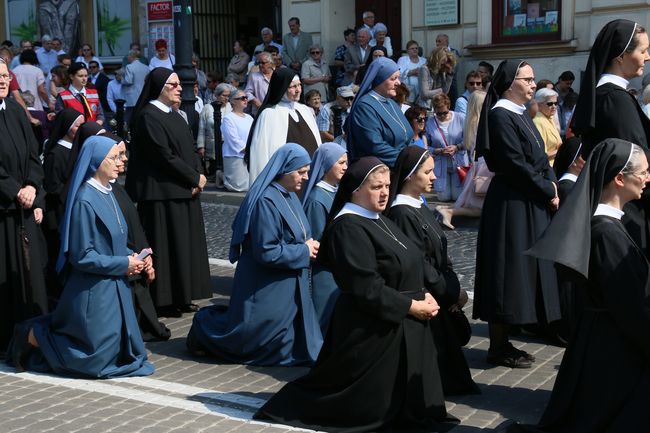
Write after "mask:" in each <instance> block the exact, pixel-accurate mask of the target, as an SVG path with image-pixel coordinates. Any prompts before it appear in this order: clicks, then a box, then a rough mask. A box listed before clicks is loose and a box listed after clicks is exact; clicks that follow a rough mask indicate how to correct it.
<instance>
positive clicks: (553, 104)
mask: <svg viewBox="0 0 650 433" xmlns="http://www.w3.org/2000/svg"><path fill="white" fill-rule="evenodd" d="M556 105H557V102H547V103H546V106H547V107H555V106H556Z"/></svg>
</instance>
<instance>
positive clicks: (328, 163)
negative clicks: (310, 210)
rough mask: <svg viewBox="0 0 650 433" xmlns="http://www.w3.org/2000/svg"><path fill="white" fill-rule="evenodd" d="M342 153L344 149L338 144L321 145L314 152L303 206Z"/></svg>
mask: <svg viewBox="0 0 650 433" xmlns="http://www.w3.org/2000/svg"><path fill="white" fill-rule="evenodd" d="M344 153H345V149H344V148H343V147H342V146H341V145H340V144H338V143H334V142H329V143H323V144H321V145H320V146H319V147H318V149H317V150H316V152H314V159H312V161H311V168H310V170H309V182H307V187H306V188H305V191H304V193H303V196H302V204H303V205H304V204H305V202H306V201H307V197H309V193H310V192H311V190H312V189H314V186H316V184H317V183H318V182H320V180H321V179H323V176H325V173H327V172H328V171H329V170H330V168H332V166H333V165H334V164H335V163H336V161H338V160H339V159H340V158H341V157H342V156H343V154H344ZM332 186H335V185H332Z"/></svg>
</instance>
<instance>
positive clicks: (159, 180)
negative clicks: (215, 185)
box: [126, 68, 212, 309]
mask: <svg viewBox="0 0 650 433" xmlns="http://www.w3.org/2000/svg"><path fill="white" fill-rule="evenodd" d="M159 69H161V68H159ZM143 92H144V91H143ZM133 126H134V135H133V141H132V144H131V146H130V151H131V155H130V156H131V158H130V162H129V169H128V172H127V177H126V190H127V191H128V193H129V195H130V196H131V198H132V199H133V201H135V202H137V203H138V212H139V214H140V221H141V222H142V226H143V227H144V230H145V233H146V238H147V239H148V240H149V243H150V244H151V248H152V249H153V251H154V256H153V261H154V267H155V269H156V280H155V281H154V282H153V283H152V284H151V292H152V293H151V295H152V298H153V300H154V303H155V305H156V307H175V308H181V309H183V308H184V307H186V306H188V305H189V304H191V302H192V299H202V298H209V297H211V296H212V290H211V287H210V269H209V265H208V253H207V243H206V239H205V229H204V223H203V213H202V209H201V201H200V199H199V197H198V196H195V197H192V188H194V187H196V186H198V184H199V174H200V173H201V172H202V169H201V163H200V161H199V158H198V156H197V155H196V153H195V152H194V148H193V138H192V132H191V131H190V129H189V127H188V126H187V123H186V122H185V120H183V118H182V117H181V116H180V115H179V114H178V113H176V112H174V111H170V112H168V113H165V112H163V111H162V110H160V109H159V108H157V107H156V106H155V105H153V104H151V103H144V105H143V107H142V108H141V109H140V110H139V111H138V112H137V113H136V114H135V117H134V120H133Z"/></svg>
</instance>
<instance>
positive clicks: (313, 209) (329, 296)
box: [304, 186, 340, 335]
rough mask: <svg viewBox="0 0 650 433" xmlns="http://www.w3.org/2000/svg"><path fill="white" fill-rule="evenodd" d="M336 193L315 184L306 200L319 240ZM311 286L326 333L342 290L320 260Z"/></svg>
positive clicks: (319, 321) (315, 304)
mask: <svg viewBox="0 0 650 433" xmlns="http://www.w3.org/2000/svg"><path fill="white" fill-rule="evenodd" d="M334 194H335V193H333V192H330V191H327V190H325V189H324V188H321V187H319V186H314V188H313V189H312V190H311V192H310V193H309V197H307V200H305V204H304V208H305V215H307V219H308V220H309V226H310V227H311V233H312V237H313V238H314V239H316V240H317V241H320V240H321V238H322V237H323V232H324V231H325V224H326V222H327V214H328V213H329V211H330V209H331V208H332V202H333V201H334ZM311 288H312V289H311V290H312V295H311V296H312V300H313V301H314V308H315V309H316V316H317V317H318V323H319V324H320V329H321V332H322V333H323V335H325V333H326V331H327V326H328V325H329V321H330V318H331V317H332V312H333V311H334V305H336V300H337V299H338V297H339V294H340V291H339V288H338V285H337V284H336V282H335V281H334V277H333V276H332V273H331V272H330V271H329V270H328V269H327V268H326V267H325V266H323V265H321V264H320V263H318V262H314V263H313V264H312V267H311Z"/></svg>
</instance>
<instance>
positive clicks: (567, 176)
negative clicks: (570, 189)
mask: <svg viewBox="0 0 650 433" xmlns="http://www.w3.org/2000/svg"><path fill="white" fill-rule="evenodd" d="M563 180H570V181H571V182H573V183H575V182H577V181H578V176H576V175H575V174H573V173H564V174H563V175H562V177H561V178H560V182H562V181H563Z"/></svg>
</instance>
